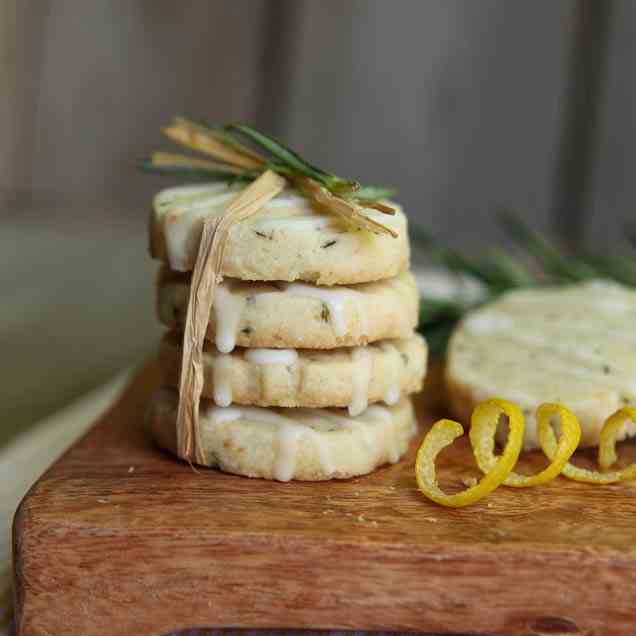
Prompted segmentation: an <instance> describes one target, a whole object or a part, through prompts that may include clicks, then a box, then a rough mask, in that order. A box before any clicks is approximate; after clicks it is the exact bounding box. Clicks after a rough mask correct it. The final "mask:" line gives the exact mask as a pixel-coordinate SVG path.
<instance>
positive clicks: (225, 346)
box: [157, 268, 419, 353]
mask: <svg viewBox="0 0 636 636" xmlns="http://www.w3.org/2000/svg"><path fill="white" fill-rule="evenodd" d="M189 289H190V288H189V279H188V276H187V275H183V274H175V273H174V272H171V271H169V270H167V269H165V268H164V269H163V270H162V272H161V274H160V277H159V282H158V285H157V310H158V314H159V319H160V320H161V322H162V323H163V324H164V325H166V326H168V327H170V328H173V329H180V330H182V329H183V325H184V323H185V316H186V310H187V304H188V294H189ZM418 303H419V298H418V291H417V287H416V285H415V279H414V277H413V275H412V274H411V273H410V272H405V273H403V274H400V275H398V276H396V277H394V278H390V279H388V280H384V281H378V282H375V283H363V284H360V285H354V286H351V287H346V286H336V287H317V286H316V285H309V284H307V283H253V282H252V283H250V282H245V281H239V280H236V279H230V278H226V279H224V280H223V282H222V283H221V284H220V285H219V286H218V287H217V291H216V296H215V303H214V307H213V309H212V312H211V315H210V322H209V325H208V328H207V336H206V337H207V339H208V340H210V341H212V342H215V343H216V345H217V348H218V349H219V350H221V351H223V352H224V353H228V352H229V351H231V350H232V349H233V348H234V346H241V347H266V348H294V349H299V348H306V349H333V348H336V347H352V346H359V345H363V344H366V343H367V342H374V341H376V340H380V339H387V338H408V337H409V336H410V335H411V333H412V332H413V329H414V328H415V326H416V324H417V318H418Z"/></svg>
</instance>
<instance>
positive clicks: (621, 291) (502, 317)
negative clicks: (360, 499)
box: [446, 281, 636, 448]
mask: <svg viewBox="0 0 636 636" xmlns="http://www.w3.org/2000/svg"><path fill="white" fill-rule="evenodd" d="M634 325H636V292H634V291H632V290H629V289H627V288H625V287H622V286H619V285H616V284H613V283H609V282H603V281H592V282H588V283H583V284H578V285H572V286H567V287H560V288H556V287H554V288H543V289H531V290H522V291H515V292H510V293H508V294H506V295H505V296H503V297H502V298H501V299H499V300H497V301H496V302H494V303H492V304H490V305H488V306H486V307H484V308H483V309H480V310H478V311H475V312H473V313H471V314H469V315H468V317H467V318H466V319H464V320H463V321H462V323H461V324H460V326H459V327H458V328H457V330H456V331H455V333H454V334H453V337H452V339H451V342H450V346H449V353H448V362H447V368H446V381H447V385H448V390H449V395H450V401H451V404H452V407H453V409H454V411H455V413H456V414H457V415H458V416H459V417H460V418H461V419H462V420H463V421H465V422H468V421H469V420H470V414H471V413H472V410H473V409H474V407H475V406H476V405H477V404H478V403H479V402H481V401H482V400H485V399H487V398H491V397H500V398H503V399H507V400H511V401H513V402H516V403H517V404H518V405H519V406H520V407H521V408H522V409H523V411H524V414H525V417H526V434H525V448H536V447H538V440H537V436H536V421H535V411H536V409H537V407H538V406H539V405H540V404H542V403H544V402H559V403H561V404H563V405H564V406H566V407H568V408H569V409H571V410H572V411H574V413H575V414H576V415H577V417H578V418H579V422H580V424H581V429H582V437H581V445H582V446H596V445H598V442H599V434H600V430H601V428H602V427H603V423H604V422H605V419H606V418H607V417H608V416H609V415H611V414H612V413H614V412H615V411H616V410H618V409H619V408H621V407H623V406H627V405H631V406H633V405H636V335H635V334H634ZM634 434H636V424H634V423H632V424H629V425H628V426H627V427H626V428H625V430H624V431H623V435H622V437H626V436H630V435H634Z"/></svg>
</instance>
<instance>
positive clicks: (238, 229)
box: [150, 184, 409, 285]
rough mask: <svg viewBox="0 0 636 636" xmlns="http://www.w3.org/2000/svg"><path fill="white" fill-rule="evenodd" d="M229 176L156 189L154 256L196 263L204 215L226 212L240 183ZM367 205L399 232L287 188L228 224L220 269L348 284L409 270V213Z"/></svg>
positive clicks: (187, 267) (175, 263)
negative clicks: (363, 225)
mask: <svg viewBox="0 0 636 636" xmlns="http://www.w3.org/2000/svg"><path fill="white" fill-rule="evenodd" d="M241 189H242V187H241V186H231V187H228V186H227V185H224V184H206V185H198V186H192V185H190V186H180V187H176V188H169V189H167V190H163V191H161V192H159V194H158V195H157V196H156V197H155V200H154V205H153V212H152V216H151V224H150V249H151V253H152V256H153V257H154V258H156V259H159V260H162V261H164V262H165V263H167V264H168V265H169V266H170V268H171V269H173V270H177V271H191V270H192V268H193V266H194V263H195V260H196V256H197V251H198V248H199V242H200V239H201V231H202V227H203V221H204V219H205V218H206V217H209V216H210V215H214V214H221V213H222V212H223V210H225V209H226V207H227V205H228V204H229V203H230V202H231V201H232V199H234V198H235V197H236V196H237V194H238V193H239V192H240V191H241ZM391 205H394V207H395V208H396V210H397V213H396V214H395V215H394V216H389V215H386V214H382V213H381V212H378V211H376V210H372V209H368V210H367V211H366V212H367V214H368V215H369V216H370V217H371V218H374V219H376V220H379V221H381V222H382V223H383V224H385V225H389V226H390V227H391V228H392V229H394V230H396V231H397V232H398V237H397V238H393V237H391V236H389V235H387V234H381V235H380V234H372V233H370V232H366V231H361V230H356V229H352V228H351V227H350V226H347V225H346V224H345V222H344V221H343V220H341V219H339V218H338V217H336V216H335V215H333V214H332V213H329V212H324V211H320V210H318V209H316V208H315V207H313V206H312V204H311V203H310V202H309V201H308V200H307V199H305V198H304V197H302V196H300V195H298V194H296V193H294V192H293V191H284V192H283V193H281V194H280V195H279V196H277V197H275V198H274V199H273V200H272V201H270V202H269V203H268V204H266V205H265V206H264V207H263V209H262V210H260V211H259V212H257V213H256V214H255V215H254V216H252V217H250V218H249V219H247V220H245V221H243V222H241V223H238V224H236V225H235V226H234V227H232V229H231V230H230V232H229V236H228V240H227V243H226V247H225V254H224V259H223V270H222V274H223V275H225V276H230V277H233V278H239V279H242V280H260V281H263V280H264V281H268V280H280V281H289V282H292V281H306V282H311V283H316V284H318V285H338V284H341V285H349V284H355V283H364V282H370V281H374V280H381V279H385V278H390V277H392V276H396V275H397V274H399V273H400V272H403V271H406V270H407V269H408V266H409V242H408V231H407V221H406V217H405V215H404V214H403V212H402V211H401V210H400V208H399V207H398V206H397V205H395V204H391Z"/></svg>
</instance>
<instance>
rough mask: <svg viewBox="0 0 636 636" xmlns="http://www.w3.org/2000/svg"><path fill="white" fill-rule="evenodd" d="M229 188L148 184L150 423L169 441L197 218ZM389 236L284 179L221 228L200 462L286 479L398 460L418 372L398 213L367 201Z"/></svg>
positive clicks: (226, 198) (351, 471) (402, 221)
mask: <svg viewBox="0 0 636 636" xmlns="http://www.w3.org/2000/svg"><path fill="white" fill-rule="evenodd" d="M240 191H241V187H240V186H232V187H228V186H227V185H222V184H218V185H217V184H214V185H202V186H184V187H178V188H171V189H168V190H164V191H162V192H160V193H159V194H158V195H157V197H156V198H155V202H154V210H153V217H152V222H151V251H152V254H153V256H154V257H155V258H158V259H160V260H162V261H163V262H164V263H165V265H164V267H163V269H162V272H161V275H160V278H159V283H158V311H159V318H160V320H161V322H162V323H163V324H165V325H166V326H167V327H169V328H170V329H171V331H170V332H169V333H168V334H167V335H166V336H165V338H164V340H163V342H162V344H161V351H160V362H161V374H162V381H163V386H164V388H163V389H161V390H160V392H159V393H158V394H157V395H156V396H155V399H154V402H153V405H152V408H151V418H150V420H151V426H152V432H153V435H154V437H155V439H156V441H157V442H158V444H159V445H161V446H162V447H164V448H167V449H170V450H172V451H173V452H175V451H176V444H177V441H176V439H177V438H176V415H177V405H178V392H177V387H178V386H179V373H180V365H181V355H182V353H181V339H182V330H183V326H184V321H185V316H186V310H187V305H188V296H189V293H190V288H189V273H188V272H190V271H191V270H192V268H193V265H194V262H195V259H196V256H197V250H198V245H199V241H200V236H201V230H202V224H203V220H204V218H206V217H208V216H209V215H215V214H216V215H220V214H222V213H223V211H224V210H225V209H226V207H227V205H228V204H229V203H230V202H231V201H232V199H233V198H235V197H236V196H237V194H238V193H240ZM368 213H369V216H371V217H372V218H374V217H377V218H380V217H381V220H382V223H384V224H385V225H389V226H390V227H391V228H392V229H394V230H395V231H396V232H397V235H398V236H397V238H393V237H391V236H389V235H377V234H372V233H370V232H368V231H365V230H356V229H351V228H350V227H348V226H347V225H345V224H344V222H343V221H341V220H340V219H338V217H336V216H334V215H332V214H329V213H327V212H324V211H319V210H317V209H315V208H314V207H312V205H311V204H310V202H309V201H308V200H307V199H305V198H304V197H302V196H300V195H299V194H297V193H295V192H294V191H292V190H285V191H284V192H282V193H281V194H280V195H279V196H277V197H276V198H274V199H273V200H272V201H270V202H269V203H268V204H267V205H265V206H264V208H263V209H261V210H260V211H259V212H258V213H256V214H255V215H254V216H252V217H251V218H249V219H247V220H245V221H243V222H241V223H238V224H236V225H235V226H233V227H232V228H231V230H230V233H229V237H228V240H227V242H226V246H225V252H224V258H223V268H222V274H223V281H222V282H221V283H220V284H219V286H218V287H217V289H216V294H215V297H214V306H213V309H212V312H211V315H210V319H209V325H208V328H207V342H206V345H205V348H204V385H203V399H202V401H201V404H200V409H199V423H198V425H199V427H200V439H201V444H202V448H203V453H204V455H205V458H206V459H205V464H206V465H209V466H218V467H219V468H221V470H224V471H227V472H231V473H236V474H240V475H246V476H249V477H263V478H267V479H277V480H281V481H287V480H290V479H300V480H322V479H333V478H347V477H352V476H355V475H361V474H365V473H368V472H370V471H372V470H374V469H375V468H377V467H378V466H381V465H382V464H385V463H388V462H397V461H398V460H399V458H400V457H401V456H402V455H403V454H404V452H405V451H406V449H407V446H408V443H409V441H410V439H411V437H412V435H413V433H414V431H415V417H414V413H413V408H412V405H411V401H410V399H409V397H408V396H409V394H411V393H413V392H415V391H418V390H419V389H420V388H421V385H422V381H423V378H424V375H425V373H426V358H427V350H426V344H425V342H424V340H423V339H422V338H421V337H420V336H419V335H416V334H415V333H414V328H415V326H416V323H417V316H418V291H417V288H416V284H415V280H414V278H413V276H412V274H411V273H410V272H409V271H408V267H409V243H408V235H407V222H406V217H405V216H404V214H403V213H402V211H401V210H399V208H398V209H397V213H396V214H395V215H394V216H387V215H383V214H381V213H380V212H376V211H374V210H369V211H368Z"/></svg>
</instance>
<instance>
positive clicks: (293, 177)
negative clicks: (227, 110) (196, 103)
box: [139, 117, 397, 236]
mask: <svg viewBox="0 0 636 636" xmlns="http://www.w3.org/2000/svg"><path fill="white" fill-rule="evenodd" d="M162 132H163V133H164V135H166V136H167V137H168V138H169V139H171V140H172V141H174V142H175V143H178V144H180V145H182V146H185V147H186V148H189V149H190V150H194V151H196V152H199V153H201V154H204V155H207V156H209V157H212V158H213V159H214V161H205V160H202V159H198V158H194V157H188V156H185V155H171V154H168V153H154V154H153V155H152V156H151V157H150V158H149V159H145V160H142V161H141V162H140V163H139V168H140V169H141V170H143V171H145V172H154V173H159V174H170V175H173V176H176V177H188V178H196V179H201V178H203V179H206V178H207V179H210V180H213V181H224V182H228V183H232V182H235V181H248V182H249V181H253V180H255V179H257V178H258V177H259V176H260V175H261V174H263V173H264V172H265V171H267V170H270V171H272V172H275V173H276V174H278V175H280V176H283V177H285V179H286V180H287V182H288V184H289V185H290V186H291V187H293V188H295V189H297V190H298V191H299V192H301V193H302V194H303V195H304V196H306V197H307V198H309V199H311V200H313V201H314V202H315V203H316V204H318V205H319V206H320V207H321V208H324V209H325V210H326V211H328V212H332V213H334V214H337V215H339V216H340V217H342V218H344V219H345V220H346V221H347V222H348V223H350V224H351V225H353V226H354V227H356V228H358V229H365V230H368V231H370V232H374V233H376V234H389V235H391V236H397V233H396V232H395V230H393V229H392V228H391V227H390V226H388V225H386V224H384V223H383V222H381V221H379V220H378V219H377V218H372V217H371V216H370V215H369V214H368V212H367V209H369V208H372V209H375V210H378V211H379V212H382V213H383V214H395V209H394V208H393V207H391V206H390V205H388V204H387V203H386V201H385V200H386V198H387V197H388V195H390V193H391V192H390V190H388V189H386V188H378V187H375V186H361V185H360V184H359V183H358V182H357V181H352V180H349V179H343V178H342V177H338V176H337V175H334V174H331V173H329V172H326V171H325V170H322V169H321V168H318V167H316V166H314V165H312V164H310V163H309V162H307V161H306V160H305V159H303V158H302V157H301V156H300V155H299V154H298V153H297V152H295V151H294V150H291V149H290V148H288V147H287V146H285V145H284V144H282V143H281V142H280V141H278V140H277V139H275V138H274V137H271V136H269V135H266V134H265V133H263V132H261V131H259V130H257V129H256V128H254V127H252V126H249V125H247V124H227V125H225V126H221V127H215V126H210V125H208V124H207V123H205V122H194V121H191V120H188V119H184V118H182V117H177V118H175V120H174V121H173V122H172V123H171V124H170V125H169V126H167V127H165V128H164V129H163V130H162Z"/></svg>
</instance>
